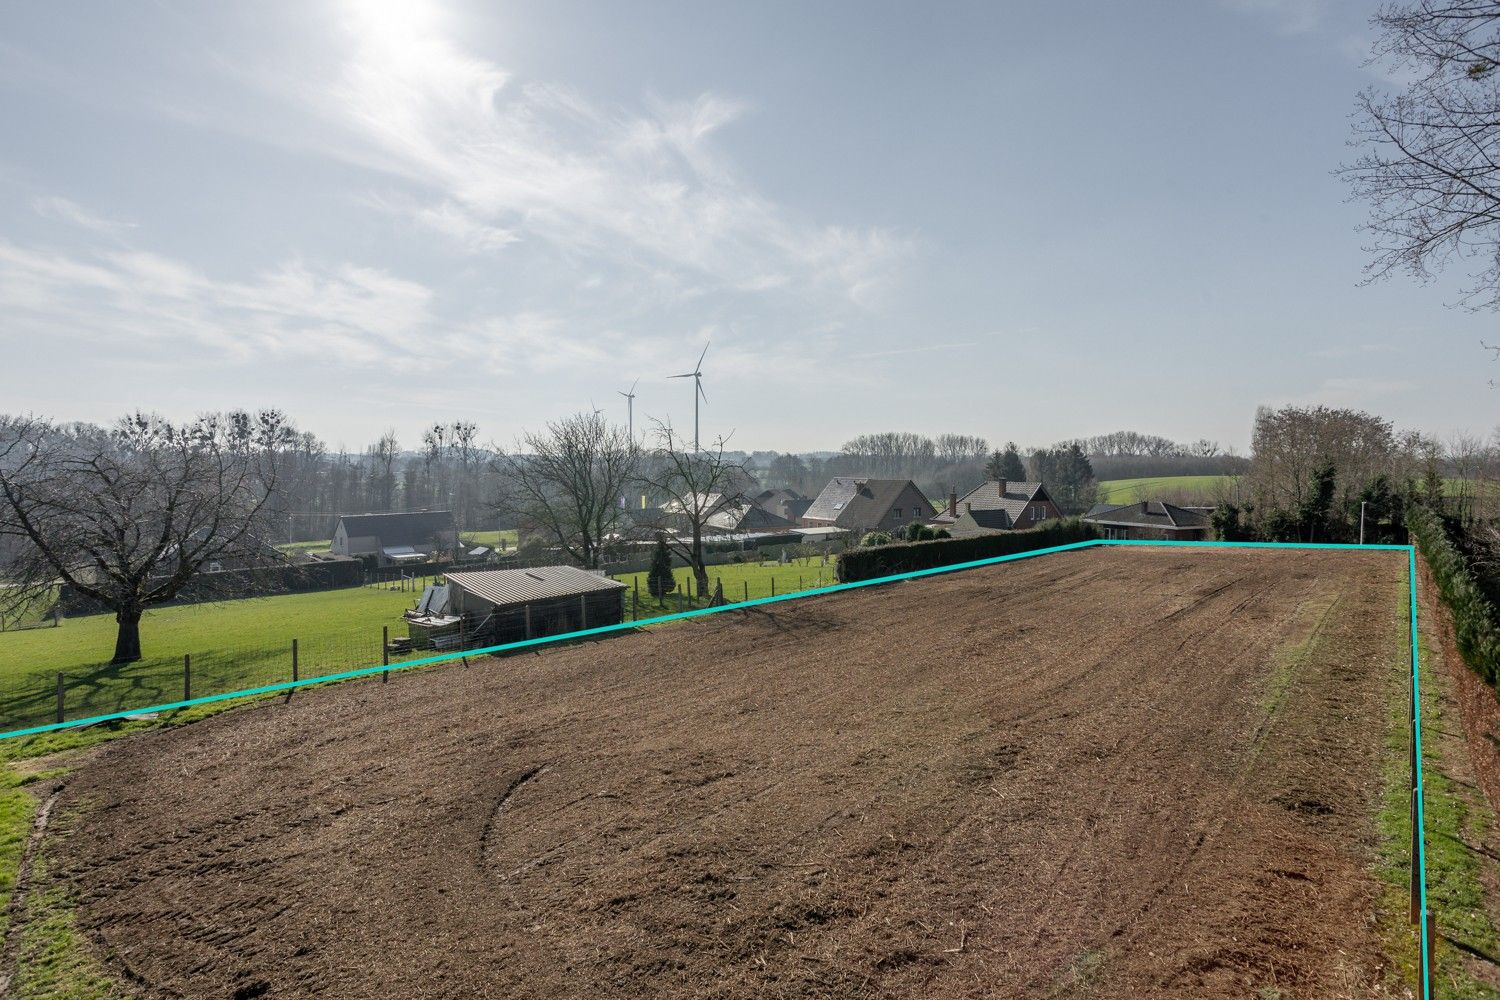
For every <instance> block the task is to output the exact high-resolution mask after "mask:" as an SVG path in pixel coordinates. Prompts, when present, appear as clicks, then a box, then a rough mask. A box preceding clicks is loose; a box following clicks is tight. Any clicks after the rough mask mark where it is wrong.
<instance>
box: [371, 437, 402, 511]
mask: <svg viewBox="0 0 1500 1000" xmlns="http://www.w3.org/2000/svg"><path fill="white" fill-rule="evenodd" d="M400 455H401V444H400V442H398V441H397V440H396V430H395V428H391V429H390V430H388V431H386V432H385V433H384V434H382V435H381V436H380V440H379V441H377V442H376V443H375V444H374V445H373V446H372V447H371V448H370V458H371V459H372V460H373V461H372V463H371V466H370V472H371V476H372V477H373V478H374V480H375V482H374V486H375V489H374V491H373V492H374V493H375V495H376V496H378V497H380V508H381V510H387V511H388V510H392V509H394V507H395V505H396V459H397V458H399V457H400Z"/></svg>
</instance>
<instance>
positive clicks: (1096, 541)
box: [0, 538, 1411, 740]
mask: <svg viewBox="0 0 1500 1000" xmlns="http://www.w3.org/2000/svg"><path fill="white" fill-rule="evenodd" d="M1097 545H1143V546H1150V547H1156V548H1161V547H1166V546H1185V547H1194V548H1208V547H1226V548H1272V549H1366V550H1375V551H1382V550H1384V551H1392V550H1394V551H1400V550H1406V549H1410V548H1411V546H1409V545H1353V544H1347V543H1340V542H1178V541H1151V540H1146V539H1108V538H1091V539H1088V540H1086V541H1082V542H1069V543H1067V544H1065V545H1052V546H1048V547H1047V548H1042V549H1031V550H1029V551H1026V552H1014V553H1011V554H1009V555H1003V556H990V557H988V558H985V559H972V560H969V561H967V562H960V563H950V564H948V565H946V566H932V567H929V568H927V569H918V570H910V571H908V572H905V573H893V574H891V575H889V576H880V577H873V578H871V579H869V580H855V581H853V582H850V583H835V584H830V585H828V586H826V587H813V588H810V589H808V590H798V591H792V592H790V593H786V594H774V595H772V596H770V597H756V598H752V599H751V600H748V601H737V602H735V603H733V604H723V605H720V606H718V607H709V608H693V609H692V610H690V611H679V612H676V613H674V614H669V615H661V616H658V617H656V618H642V619H638V620H635V621H629V622H619V623H617V624H614V625H599V626H596V627H595V628H588V629H580V630H578V631H576V632H564V633H562V634H560V635H548V636H540V637H538V638H535V639H520V640H517V641H515V642H507V643H501V644H500V645H496V646H484V647H481V648H478V649H466V650H462V651H459V652H454V653H442V654H439V655H437V656H425V657H420V658H418V659H415V660H405V661H403V662H401V663H392V664H389V665H386V664H381V665H379V666H373V667H360V668H358V669H356V670H345V671H341V672H339V673H335V674H324V675H322V676H319V677H306V678H302V679H300V680H295V681H278V682H277V683H275V684H266V685H262V686H260V687H253V688H241V689H239V690H237V691H228V692H225V693H223V694H211V695H204V696H202V697H198V698H188V699H184V700H182V701H169V702H162V703H160V704H157V705H145V706H141V707H138V708H130V709H125V710H122V711H119V712H108V713H105V714H103V715H92V716H88V717H86V718H82V719H73V720H71V721H66V722H50V723H47V724H46V725H41V726H31V727H28V728H25V729H13V730H10V731H8V732H0V740H7V739H14V738H16V737H21V736H36V735H40V734H42V733H51V732H56V731H58V730H61V729H74V728H78V727H80V726H92V725H97V724H98V723H101V722H112V721H114V720H116V719H125V718H128V717H130V716H132V715H144V714H146V713H148V712H171V711H176V710H177V709H180V708H191V707H193V706H195V705H208V704H212V703H215V702H220V701H228V700H230V699H234V698H251V697H255V696H256V695H262V694H276V693H279V692H282V691H294V690H296V689H298V688H304V687H311V686H312V685H315V684H329V683H332V682H334V681H343V680H351V679H353V678H355V677H368V676H370V675H372V674H379V673H385V672H388V671H395V670H408V669H410V668H412V667H424V666H430V665H432V664H434V663H447V662H451V661H453V660H459V659H464V658H466V657H470V656H487V655H489V654H491V653H503V652H510V651H512V650H517V649H527V648H531V647H535V646H545V645H553V644H556V643H561V642H568V641H570V640H574V639H581V638H587V637H589V636H596V635H607V634H610V633H613V632H622V631H627V630H629V629H635V628H641V627H644V626H647V625H660V624H663V623H665V622H672V621H680V620H682V619H686V618H697V617H700V616H702V615H712V614H719V613H721V612H725V611H742V610H744V609H745V608H752V607H758V606H761V605H765V604H776V603H779V602H782V601H795V600H801V599H803V598H808V597H818V596H821V595H823V594H833V593H838V592H840V591H845V590H855V589H858V588H861V587H875V586H880V585H883V584H887V583H896V582H899V581H901V580H915V579H919V578H921V577H927V576H936V575H938V574H942V573H955V572H959V571H961V570H966V569H976V568H978V567H981V566H994V565H997V564H999V563H1005V562H1014V561H1016V560H1018V559H1033V558H1036V557H1037V556H1044V555H1051V554H1053V553H1056V552H1069V551H1073V550H1075V549H1085V548H1091V547H1093V546H1097Z"/></svg>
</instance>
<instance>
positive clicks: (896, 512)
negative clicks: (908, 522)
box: [891, 507, 901, 521]
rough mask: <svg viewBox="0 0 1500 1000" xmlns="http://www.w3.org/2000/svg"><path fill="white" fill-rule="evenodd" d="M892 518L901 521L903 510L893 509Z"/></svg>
mask: <svg viewBox="0 0 1500 1000" xmlns="http://www.w3.org/2000/svg"><path fill="white" fill-rule="evenodd" d="M891 516H892V517H894V518H895V519H896V520H898V521H899V520H901V508H900V507H896V508H895V509H893V510H892V511H891Z"/></svg>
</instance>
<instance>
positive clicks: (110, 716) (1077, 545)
mask: <svg viewBox="0 0 1500 1000" xmlns="http://www.w3.org/2000/svg"><path fill="white" fill-rule="evenodd" d="M1099 545H1125V546H1129V545H1136V546H1147V547H1151V548H1164V547H1182V548H1237V549H1334V550H1354V551H1376V552H1403V551H1404V552H1405V553H1406V557H1407V579H1408V582H1409V586H1408V591H1409V595H1410V605H1411V621H1410V631H1411V684H1412V687H1411V690H1412V714H1413V718H1414V722H1413V728H1412V734H1413V735H1412V740H1413V744H1414V748H1415V752H1416V759H1417V768H1416V772H1417V773H1416V784H1417V810H1416V812H1417V816H1416V819H1417V830H1418V831H1419V834H1418V836H1417V856H1416V858H1415V859H1413V863H1414V864H1415V865H1416V866H1417V875H1418V880H1419V885H1420V887H1421V910H1422V920H1421V946H1420V959H1419V962H1420V964H1419V967H1418V975H1419V977H1420V978H1421V983H1422V1000H1433V997H1432V993H1431V990H1430V979H1431V976H1430V975H1429V974H1428V970H1429V968H1430V962H1431V960H1432V959H1431V947H1432V943H1431V942H1430V941H1429V940H1428V933H1427V845H1426V840H1427V837H1426V822H1425V817H1424V813H1423V798H1424V795H1423V790H1422V696H1421V680H1420V673H1421V671H1420V669H1419V666H1420V649H1419V642H1418V637H1417V550H1416V546H1414V545H1390V544H1372V545H1356V544H1351V543H1346V542H1197V541H1194V542H1186V541H1155V540H1151V539H1125V538H1094V539H1089V540H1087V541H1082V542H1070V543H1068V544H1066V545H1052V546H1048V547H1047V548H1042V549H1032V550H1030V551H1028V552H1015V553H1011V554H1010V555H1003V556H991V557H990V558H987V559H973V560H969V561H968V562H961V563H951V564H949V565H947V566H933V567H929V568H928V569H918V570H911V571H909V572H906V573H893V574H891V575H889V576H881V577H874V578H872V579H869V580H855V581H853V582H851V583H837V584H830V585H829V586H826V587H813V588H811V589H808V590H798V591H793V592H791V593H787V594H775V595H772V596H770V597H757V598H754V599H753V600H749V601H738V602H736V603H734V604H723V605H720V606H718V607H710V608H694V609H692V610H691V611H680V612H677V613H676V614H670V615H661V616H659V617H656V618H643V619H640V620H637V621H631V622H620V623H618V624H614V625H600V626H598V627H596V628H589V629H580V630H579V631H577V632H565V633H563V634H561V635H550V636H542V637H539V638H536V639H522V640H519V641H517V642H507V643H502V644H500V645H497V646H485V647H483V648H480V649H469V650H463V651H461V652H457V653H444V654H442V655H439V656H428V657H422V658H420V659H416V660H407V661H405V662H403V663H393V664H390V665H384V664H382V665H381V666H377V667H362V668H360V669H358V670H345V671H342V672H341V673H336V674H328V675H326V676H322V677H309V678H306V679H304V680H296V681H284V682H281V683H277V684H267V685H264V686H262V687H255V688H244V689H241V690H239V691H230V692H227V693H225V694H214V695H206V696H204V697H201V698H190V699H187V700H184V701H173V702H164V703H162V704H159V705H149V706H146V707H144V708H134V709H129V710H126V711H122V712H110V713H107V714H105V715H96V716H91V717H89V718H86V719H75V720H73V721H71V722H54V723H49V724H48V725H45V726H32V727H30V728H28V729H15V730H11V731H10V732H4V733H0V740H7V739H14V738H17V737H21V736H35V735H39V734H41V733H50V732H56V731H57V730H60V729H73V728H77V727H79V726H90V725H95V724H97V723H100V722H109V721H112V720H115V719H124V718H127V717H129V716H132V715H142V714H145V713H147V712H168V711H174V710H176V709H179V708H190V707H192V706H194V705H207V704H211V703H213V702H220V701H228V700H231V699H234V698H250V697H254V696H256V695H262V694H275V693H277V692H280V691H292V690H295V689H297V688H302V687H309V686H311V685H314V684H328V683H331V682H333V681H341V680H349V679H352V678H355V677H368V676H370V675H372V674H378V673H386V672H389V671H393V670H406V669H409V668H411V667H421V666H429V665H431V664H434V663H445V662H451V661H453V660H458V659H463V658H465V657H469V656H485V655H488V654H490V653H501V652H508V651H510V650H516V649H526V648H530V647H535V646H543V645H552V644H556V643H561V642H567V641H569V640H572V639H579V638H585V637H588V636H594V635H606V634H609V633H612V632H621V631H626V630H628V629H634V628H639V627H642V626H646V625H659V624H662V623H664V622H672V621H681V620H682V619H685V618H697V617H699V616H702V615H712V614H719V613H721V612H725V611H741V610H744V609H745V608H752V607H758V606H761V605H766V604H776V603H779V602H781V601H794V600H801V599H803V598H807V597H818V596H820V595H823V594H833V593H838V592H840V591H845V590H856V589H858V588H861V587H875V586H880V585H882V584H887V583H896V582H899V581H901V580H915V579H919V578H921V577H927V576H936V575H939V574H942V573H955V572H959V571H962V570H966V569H976V568H978V567H981V566H994V565H997V564H999V563H1005V562H1014V561H1016V560H1018V559H1033V558H1036V557H1037V556H1045V555H1052V554H1053V553H1057V552H1070V551H1073V550H1076V549H1086V548H1092V547H1094V546H1099Z"/></svg>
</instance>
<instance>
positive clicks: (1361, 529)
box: [1359, 500, 1366, 545]
mask: <svg viewBox="0 0 1500 1000" xmlns="http://www.w3.org/2000/svg"><path fill="white" fill-rule="evenodd" d="M1365 503H1366V501H1364V500H1361V501H1360V502H1359V544H1361V545H1363V544H1365Z"/></svg>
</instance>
